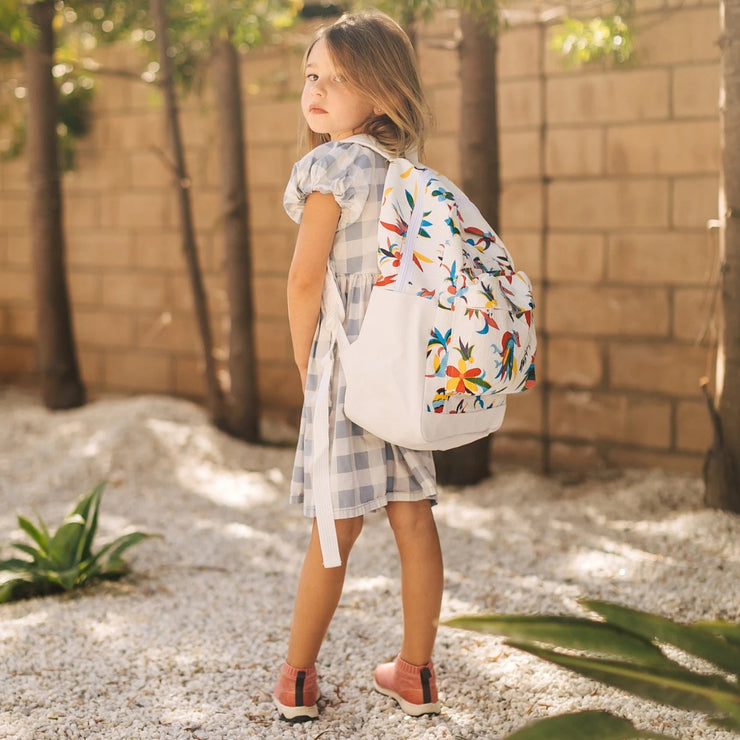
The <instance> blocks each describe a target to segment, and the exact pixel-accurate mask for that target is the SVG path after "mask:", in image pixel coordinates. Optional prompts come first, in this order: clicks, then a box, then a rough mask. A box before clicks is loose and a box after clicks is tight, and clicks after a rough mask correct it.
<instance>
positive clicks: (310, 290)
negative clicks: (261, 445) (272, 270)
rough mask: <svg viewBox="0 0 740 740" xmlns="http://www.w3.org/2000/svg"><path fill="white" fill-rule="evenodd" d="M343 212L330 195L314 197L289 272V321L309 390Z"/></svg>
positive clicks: (309, 200) (306, 209) (308, 204)
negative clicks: (313, 351)
mask: <svg viewBox="0 0 740 740" xmlns="http://www.w3.org/2000/svg"><path fill="white" fill-rule="evenodd" d="M340 214H341V209H340V207H339V204H338V203H337V202H336V200H334V196H333V195H331V193H317V192H314V193H311V194H310V195H309V196H308V198H307V199H306V204H305V206H304V209H303V216H302V217H301V224H300V226H299V228H298V239H297V241H296V245H295V252H294V253H293V261H292V262H291V264H290V270H289V271H288V320H289V321H290V335H291V338H292V340H293V356H294V358H295V362H296V365H298V371H299V372H300V374H301V384H302V386H303V388H304V389H305V387H306V372H307V370H308V358H309V355H310V353H311V344H312V342H313V335H314V333H315V332H316V325H317V324H318V321H319V311H320V310H321V293H322V290H323V287H324V275H325V274H326V263H327V261H328V259H329V253H330V252H331V248H332V244H333V243H334V234H335V233H336V230H337V224H338V223H339V216H340Z"/></svg>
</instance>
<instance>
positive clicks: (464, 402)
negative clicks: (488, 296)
mask: <svg viewBox="0 0 740 740" xmlns="http://www.w3.org/2000/svg"><path fill="white" fill-rule="evenodd" d="M500 304H503V307H502V306H501V305H500ZM533 348H534V330H533V328H532V327H531V312H526V313H521V314H519V315H517V314H516V313H514V311H512V310H511V306H510V305H509V304H508V303H507V302H506V301H499V305H498V306H471V305H470V303H469V302H468V300H466V297H465V296H462V297H461V298H458V299H457V300H456V301H455V302H454V303H453V307H452V309H451V310H447V309H443V308H438V310H437V312H436V313H435V325H434V329H433V330H432V333H431V336H430V339H429V342H428V344H427V366H426V377H427V396H428V400H429V397H431V401H430V404H431V407H432V408H433V410H434V411H435V412H436V413H458V414H459V413H468V412H473V411H483V410H486V409H488V408H490V407H491V405H492V404H494V402H495V398H494V397H495V396H496V395H498V394H502V393H518V392H520V391H522V390H524V389H525V388H526V387H529V386H530V385H531V384H532V383H533V380H534V379H533V377H532V367H533V366H532V360H533V357H532V351H533Z"/></svg>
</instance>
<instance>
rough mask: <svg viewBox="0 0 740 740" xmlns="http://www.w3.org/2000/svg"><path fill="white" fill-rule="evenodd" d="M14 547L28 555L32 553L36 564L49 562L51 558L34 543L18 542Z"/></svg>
mask: <svg viewBox="0 0 740 740" xmlns="http://www.w3.org/2000/svg"><path fill="white" fill-rule="evenodd" d="M13 547H14V548H15V549H16V550H20V551H21V552H25V553H26V555H30V556H31V557H32V558H33V560H34V563H36V564H38V563H48V562H49V559H48V558H47V557H46V556H45V555H44V553H43V552H41V550H39V549H38V548H37V547H34V546H33V545H27V544H26V543H25V542H16V543H15V544H14V545H13Z"/></svg>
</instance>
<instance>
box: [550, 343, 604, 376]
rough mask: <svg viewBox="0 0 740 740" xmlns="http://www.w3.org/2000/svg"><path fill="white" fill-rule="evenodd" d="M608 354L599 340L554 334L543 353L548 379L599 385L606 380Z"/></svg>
mask: <svg viewBox="0 0 740 740" xmlns="http://www.w3.org/2000/svg"><path fill="white" fill-rule="evenodd" d="M604 354H605V353H604V350H603V348H602V343H601V342H600V341H599V340H595V339H567V338H563V337H553V338H551V339H549V340H548V342H547V347H546V349H545V352H544V355H540V356H542V357H543V360H544V365H545V367H546V369H545V373H544V375H545V377H546V378H547V381H548V383H550V384H552V385H554V386H572V387H575V388H598V387H599V386H601V385H602V384H603V382H604V364H605V363H604ZM538 365H540V366H541V363H539V362H538Z"/></svg>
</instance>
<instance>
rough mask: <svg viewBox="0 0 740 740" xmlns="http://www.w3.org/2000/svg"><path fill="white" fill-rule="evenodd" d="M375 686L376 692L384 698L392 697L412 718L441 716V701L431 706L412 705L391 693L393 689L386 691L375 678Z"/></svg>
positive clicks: (432, 703) (434, 702)
mask: <svg viewBox="0 0 740 740" xmlns="http://www.w3.org/2000/svg"><path fill="white" fill-rule="evenodd" d="M373 686H374V687H375V690H376V691H377V692H378V693H380V694H383V696H390V698H391V699H393V700H394V701H396V702H397V703H398V706H399V707H401V709H403V711H404V712H406V714H408V715H411V716H412V717H421V715H422V714H439V713H440V712H441V711H442V703H441V702H439V701H433V702H430V703H429V704H412V703H411V702H410V701H406V699H404V698H403V697H402V696H401V695H400V694H397V693H396V692H395V691H391V689H386V688H385V687H383V686H381V685H380V684H379V683H378V682H377V681H376V680H375V679H374V678H373Z"/></svg>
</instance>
